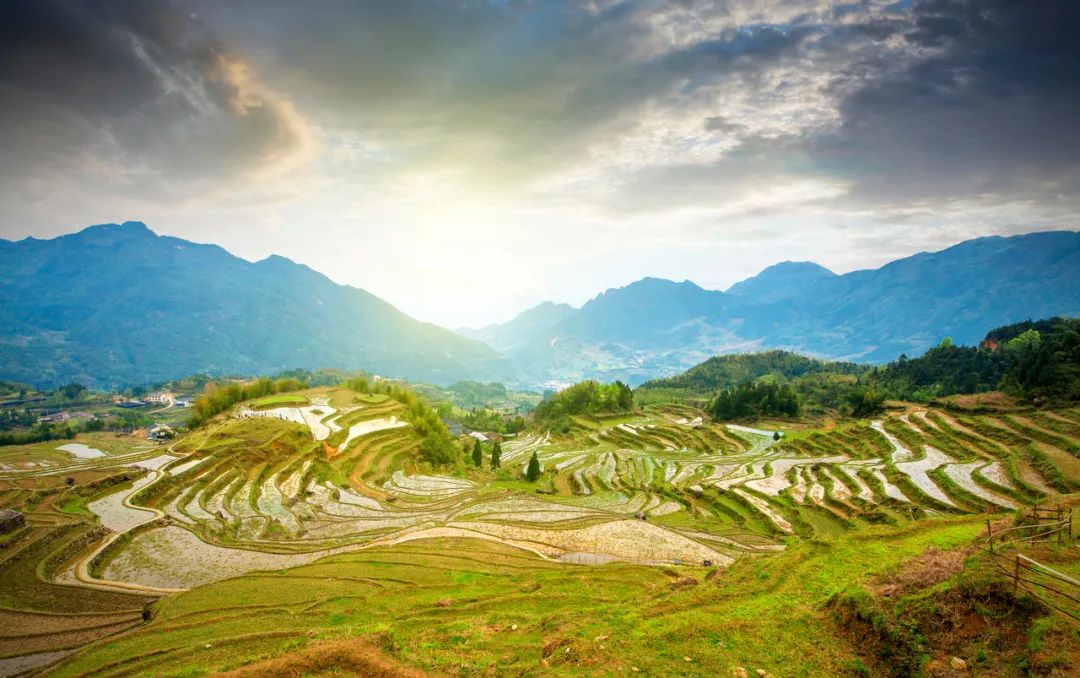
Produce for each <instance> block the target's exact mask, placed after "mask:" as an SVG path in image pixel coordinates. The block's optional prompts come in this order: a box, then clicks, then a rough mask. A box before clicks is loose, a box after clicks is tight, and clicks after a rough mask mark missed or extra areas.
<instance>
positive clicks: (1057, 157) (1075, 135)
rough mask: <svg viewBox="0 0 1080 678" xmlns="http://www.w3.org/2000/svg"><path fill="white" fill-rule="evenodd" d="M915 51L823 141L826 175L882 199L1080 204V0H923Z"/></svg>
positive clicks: (916, 14)
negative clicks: (1065, 200) (1078, 199)
mask: <svg viewBox="0 0 1080 678" xmlns="http://www.w3.org/2000/svg"><path fill="white" fill-rule="evenodd" d="M902 34H903V38H904V40H905V41H906V43H907V44H908V45H909V46H911V48H912V50H913V51H912V54H911V56H910V57H909V59H908V60H907V61H906V62H905V63H904V64H903V67H902V68H900V69H898V70H896V71H893V72H884V70H883V71H882V72H879V73H873V72H872V73H871V76H872V77H870V78H867V79H866V81H865V82H864V83H862V86H860V87H859V88H857V89H855V90H854V91H853V92H851V93H850V95H848V96H847V97H846V98H845V99H843V100H842V101H841V103H840V111H841V115H842V124H841V126H840V127H839V129H837V130H836V132H835V134H832V135H829V136H827V137H825V138H823V139H820V140H816V143H817V145H816V149H815V150H816V154H817V159H818V161H819V162H820V163H821V166H822V169H823V170H824V171H829V172H835V173H836V174H837V175H839V176H844V177H848V178H850V179H852V180H853V181H854V182H855V197H857V198H859V199H862V200H865V201H870V202H875V201H883V202H890V201H894V200H895V201H903V200H909V199H939V198H945V199H948V198H969V197H975V196H983V197H984V198H985V197H986V196H987V195H996V196H999V197H1000V198H1003V199H1039V198H1051V199H1059V198H1062V197H1067V198H1068V199H1069V200H1075V198H1076V197H1077V190H1078V189H1080V40H1078V38H1077V36H1078V35H1080V3H1077V2H1074V1H1072V0H1045V1H1039V2H1015V1H1013V0H985V1H979V2H975V1H967V2H960V1H943V0H936V1H933V2H921V3H917V4H916V5H915V6H914V8H913V11H912V17H911V19H910V21H909V22H908V27H907V29H906V30H905V31H903V33H902Z"/></svg>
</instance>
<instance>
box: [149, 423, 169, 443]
mask: <svg viewBox="0 0 1080 678" xmlns="http://www.w3.org/2000/svg"><path fill="white" fill-rule="evenodd" d="M146 436H147V437H148V438H150V439H151V440H171V439H172V438H175V437H176V431H174V430H172V427H171V426H166V425H165V424H158V425H157V426H153V427H151V428H150V430H149V431H147V432H146Z"/></svg>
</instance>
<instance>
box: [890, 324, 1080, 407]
mask: <svg viewBox="0 0 1080 678" xmlns="http://www.w3.org/2000/svg"><path fill="white" fill-rule="evenodd" d="M870 381H871V382H872V383H874V384H875V385H876V386H877V387H878V388H879V389H880V390H882V391H885V392H886V393H887V394H888V395H889V396H890V397H893V398H897V399H902V400H914V401H916V402H927V401H929V400H930V399H931V398H935V397H942V396H949V395H954V394H969V393H980V392H983V391H991V390H994V389H1001V390H1004V391H1006V392H1008V393H1011V394H1013V395H1016V396H1018V397H1021V398H1024V399H1027V400H1039V401H1057V402H1071V401H1076V400H1080V319H1067V318H1051V319H1048V320H1040V321H1037V322H1032V321H1027V322H1023V323H1017V324H1015V325H1007V326H1004V327H999V328H996V329H994V330H991V331H990V332H989V333H987V335H986V338H985V339H984V340H983V341H982V343H981V345H980V346H978V347H975V346H956V345H954V344H953V343H952V342H951V341H943V342H942V343H941V345H940V346H937V347H936V348H932V349H930V350H929V351H927V352H926V353H925V354H924V355H922V356H921V357H919V358H911V359H909V358H907V357H906V356H900V358H899V359H897V360H896V361H894V362H892V363H889V364H888V365H886V366H885V367H883V368H880V369H878V370H875V371H874V373H873V374H872V375H871V376H870Z"/></svg>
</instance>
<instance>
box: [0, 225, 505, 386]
mask: <svg viewBox="0 0 1080 678" xmlns="http://www.w3.org/2000/svg"><path fill="white" fill-rule="evenodd" d="M0 299H2V300H3V303H2V304H0V323H2V324H3V326H4V327H5V331H4V333H3V335H2V336H0V378H6V379H12V380H15V381H22V382H28V383H32V384H36V385H55V384H57V383H60V382H65V383H66V382H68V381H71V380H77V381H80V382H82V383H84V384H87V385H98V386H113V385H120V384H126V383H145V382H155V381H161V380H166V379H170V378H175V377H178V376H182V375H185V374H190V373H193V372H197V371H202V372H208V373H212V374H268V373H274V372H277V371H280V370H285V369H291V368H315V367H322V366H333V367H339V368H346V369H364V370H368V371H372V372H375V373H379V374H386V375H392V376H398V377H405V378H409V379H416V380H425V381H431V382H434V383H442V384H446V383H450V382H453V381H456V380H458V379H463V378H466V377H468V378H485V379H494V378H499V377H501V376H503V372H502V371H503V370H505V369H506V364H505V361H503V360H501V359H500V358H499V357H498V356H497V355H496V354H495V352H494V351H492V350H491V349H490V348H489V347H488V346H486V345H485V344H483V343H481V342H478V341H474V340H471V339H467V338H464V337H460V336H458V335H456V334H454V333H452V332H450V331H449V330H445V329H443V328H440V327H437V326H435V325H430V324H427V323H422V322H419V321H417V320H415V319H413V318H411V317H409V316H407V315H405V314H404V313H402V312H401V311H399V310H397V309H396V308H394V307H393V306H391V305H390V304H388V303H386V302H385V301H383V300H382V299H379V298H378V297H376V296H374V295H372V294H370V293H368V292H365V291H364V290H361V289H357V288H354V287H349V286H343V285H338V284H336V283H334V282H332V281H331V280H330V279H328V278H327V277H325V276H323V275H322V274H320V273H317V272H315V271H313V270H312V269H310V268H308V267H306V266H303V265H300V264H297V263H294V262H292V261H290V260H288V259H285V258H283V257H280V256H271V257H269V258H267V259H264V260H262V261H259V262H255V263H251V262H248V261H245V260H243V259H240V258H238V257H235V256H233V255H231V254H229V253H228V252H226V251H225V250H224V249H222V248H220V247H217V246H215V245H201V244H196V243H192V242H188V241H186V240H181V239H179V238H171V237H164V236H159V235H156V234H155V233H153V232H152V231H151V230H150V229H148V228H147V227H146V226H145V225H143V224H141V223H137V222H127V223H124V224H120V225H117V224H105V225H100V226H92V227H90V228H87V229H85V230H83V231H80V232H78V233H74V234H71V235H65V236H62V237H58V238H55V239H52V240H38V239H35V238H27V239H25V240H20V241H17V242H11V241H6V240H0Z"/></svg>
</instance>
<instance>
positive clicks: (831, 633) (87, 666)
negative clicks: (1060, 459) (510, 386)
mask: <svg viewBox="0 0 1080 678" xmlns="http://www.w3.org/2000/svg"><path fill="white" fill-rule="evenodd" d="M981 528H982V522H981V520H980V519H979V518H974V517H972V518H960V519H957V518H951V519H937V520H929V521H925V522H923V523H919V524H912V525H909V526H907V527H904V528H901V529H895V528H892V527H889V526H879V527H870V528H867V529H866V530H864V531H863V532H860V533H858V534H849V535H845V536H843V537H841V538H839V539H836V540H835V541H833V542H831V543H829V544H821V543H811V542H799V543H795V544H793V545H792V546H791V547H790V548H789V549H787V550H786V551H785V552H783V553H780V554H776V555H773V556H769V557H760V558H747V559H744V560H742V561H739V562H738V563H736V564H735V565H734V566H732V567H731V568H729V569H728V570H727V571H725V572H715V571H711V570H703V569H701V568H686V567H678V566H675V567H664V568H660V567H644V566H635V565H626V564H610V565H593V566H581V565H566V564H559V563H553V562H550V561H545V560H542V559H540V558H538V557H536V556H534V555H532V554H529V553H527V552H524V551H520V550H517V549H512V548H509V547H507V546H503V545H500V544H495V543H491V542H484V541H479V540H441V541H431V542H413V543H408V544H401V545H397V546H392V547H382V548H376V549H371V550H369V551H364V552H361V553H356V554H348V555H340V556H334V557H332V558H328V559H325V560H322V561H320V562H318V563H314V564H311V565H306V566H303V567H298V568H293V569H289V570H283V571H274V572H265V573H253V574H250V575H247V576H245V577H239V578H234V579H230V580H227V581H222V582H219V583H216V584H211V585H209V586H205V587H201V588H198V589H195V590H192V591H189V592H187V593H184V594H181V595H179V596H177V597H175V598H171V599H167V600H164V601H162V603H160V604H159V605H158V606H157V611H156V614H155V616H154V619H153V620H152V621H151V622H150V623H149V624H148V625H147V626H146V627H145V628H143V629H141V630H140V631H139V632H137V633H134V634H129V635H126V636H123V637H119V638H116V639H115V640H113V641H111V642H109V643H107V644H100V645H97V646H95V647H93V648H90V649H88V650H87V651H84V652H82V653H80V654H78V655H76V656H75V657H73V658H71V659H69V660H67V661H66V662H65V663H64V664H63V665H62V666H61V667H60V668H59V669H58V670H57V671H56V673H55V675H57V676H60V677H63V676H74V675H79V674H85V673H89V672H95V671H98V670H100V669H101V667H116V668H117V670H123V671H125V672H127V673H129V674H135V675H145V674H150V673H154V674H156V675H171V676H176V675H191V674H194V673H214V672H218V671H224V670H228V669H231V668H236V667H240V666H245V665H251V664H252V662H256V661H259V660H263V659H265V658H267V657H270V658H275V657H282V658H287V657H289V656H292V655H294V654H297V653H305V654H306V655H307V656H311V655H318V653H320V652H322V651H324V650H323V648H330V647H334V646H333V645H331V643H333V642H336V641H345V640H348V641H349V642H358V643H361V645H360V647H370V648H376V651H370V650H369V652H370V653H371V654H373V655H375V656H382V657H383V658H384V659H385V660H387V661H389V662H392V663H394V664H396V665H408V666H415V667H418V668H420V669H422V670H424V671H430V672H434V673H439V674H449V675H461V674H465V675H475V674H486V673H492V674H502V675H511V674H512V675H522V674H532V673H542V674H544V675H608V674H616V675H621V674H624V673H625V674H630V673H633V672H634V669H637V672H639V673H643V674H645V675H681V674H684V673H695V674H698V675H713V676H726V675H732V672H733V670H734V668H735V667H739V666H742V667H746V668H747V669H748V670H749V672H750V673H751V674H753V673H754V671H755V670H756V669H758V668H761V669H763V670H764V671H766V672H770V673H773V674H774V675H777V676H781V675H793V676H809V675H830V676H842V675H853V676H854V675H860V674H861V675H910V674H909V673H894V674H891V673H890V672H892V671H895V672H899V671H902V670H904V669H903V667H912V668H914V670H915V672H918V671H919V670H924V669H925V667H926V666H927V665H928V664H929V661H930V660H931V659H932V658H933V657H934V656H937V655H941V654H944V655H945V656H946V657H947V656H950V655H954V654H959V655H961V656H963V657H965V658H966V659H967V660H968V662H969V663H970V664H973V665H974V664H976V663H977V662H979V661H980V655H979V650H980V649H982V648H984V647H985V648H986V649H987V651H986V652H985V653H984V654H985V658H984V659H982V660H981V661H982V662H983V663H982V667H981V668H982V669H984V670H985V672H986V673H988V674H990V675H1020V674H1021V673H1022V669H1021V662H1025V663H1026V665H1029V666H1039V667H1043V668H1042V672H1043V673H1049V672H1050V671H1052V670H1053V667H1054V665H1055V664H1054V662H1055V661H1060V660H1061V659H1062V658H1064V657H1067V652H1068V649H1069V647H1070V645H1071V644H1074V643H1075V642H1076V641H1077V638H1076V631H1075V630H1073V629H1071V628H1070V627H1069V626H1068V624H1067V622H1064V621H1062V620H1060V619H1054V618H1051V617H1047V616H1046V613H1045V612H1043V611H1040V610H1037V609H1033V608H1032V607H1031V604H1030V602H1028V601H1025V600H1023V599H1014V597H1013V595H1012V593H1011V587H1010V586H1008V585H1007V584H1003V583H1002V581H1001V578H994V576H993V575H992V573H990V572H988V571H986V570H985V568H984V567H982V566H981V564H980V562H979V561H972V562H970V563H969V564H967V565H964V563H963V557H962V556H961V557H960V559H959V560H958V561H957V562H959V563H960V567H959V569H956V568H947V569H942V570H941V571H940V572H937V571H935V572H931V573H929V574H927V573H924V572H923V570H924V569H925V568H924V567H923V566H922V563H923V561H924V559H925V558H926V557H927V554H930V555H933V554H939V553H940V554H945V555H946V556H949V557H951V556H952V554H953V553H954V552H956V550H957V549H963V548H964V547H965V546H966V545H967V544H969V543H970V542H971V541H972V540H973V539H974V538H975V537H976V535H977V533H978V531H979V530H980V529H981ZM961 553H962V552H961ZM949 562H952V560H950V561H949ZM911 567H916V568H919V572H920V576H921V577H923V578H922V579H917V580H916V581H921V582H924V583H925V582H931V584H930V585H929V586H925V587H923V588H924V589H925V590H919V591H909V590H908V589H907V588H903V587H904V586H907V585H908V584H907V582H908V581H909V580H908V579H901V581H900V586H901V588H900V591H901V594H900V595H902V596H904V597H903V598H902V599H901V600H903V601H905V602H906V603H907V604H905V605H897V604H896V599H895V598H888V597H885V596H884V595H883V594H882V593H881V587H882V582H889V583H891V582H893V581H894V574H893V573H896V572H903V571H904V569H905V568H911ZM986 594H990V595H986ZM935 598H936V599H937V600H939V601H940V602H939V603H938V604H937V606H936V608H935V607H934V606H932V604H931V601H933V600H934V599H935ZM923 601H925V602H923ZM934 609H938V610H940V614H937V615H935V614H933V610H934ZM225 610H227V613H224V612H225ZM858 611H862V614H863V615H865V616H866V618H867V619H874V618H880V619H881V625H878V626H875V625H873V624H866V625H863V624H862V623H861V622H860V621H859V616H858ZM875 615H878V616H875ZM894 615H897V616H898V617H900V618H899V619H897V621H898V622H901V621H902V622H905V623H906V626H894V622H893V616H894ZM946 615H947V616H946ZM972 615H978V616H980V617H981V618H982V619H983V620H984V621H983V622H982V624H981V625H980V627H983V628H985V629H986V631H985V632H984V633H983V634H981V635H979V636H975V637H974V638H973V639H971V640H968V641H966V642H965V641H959V640H955V639H952V638H950V637H949V636H948V635H947V634H946V633H945V631H946V630H947V629H949V628H954V626H953V624H952V621H953V620H956V621H957V622H960V621H962V620H963V619H965V618H967V617H968V616H972ZM942 621H944V622H945V623H944V624H942V623H941V622H942ZM808 628H810V629H814V632H813V633H806V632H805V629H808ZM890 628H899V629H902V633H904V634H905V637H908V638H918V639H919V641H918V643H919V644H918V645H915V646H909V645H901V644H898V645H897V646H896V654H895V655H893V656H891V657H890V656H879V655H878V654H877V651H878V650H879V649H880V648H882V647H883V644H882V643H881V641H880V640H879V638H881V637H882V636H883V634H886V633H888V632H889V629H890ZM1029 638H1031V639H1035V640H1036V641H1037V642H1033V641H1029ZM950 641H952V642H950ZM991 641H997V642H998V643H999V645H997V646H994V647H987V646H986V644H987V643H989V642H991ZM909 648H910V649H909ZM336 657H337V656H336V655H331V654H330V653H329V652H327V654H326V655H325V657H324V662H325V664H323V665H322V666H321V673H325V674H331V673H337V672H346V673H347V672H349V670H348V665H341V664H337V663H336V661H339V659H337V658H336ZM890 660H892V661H894V662H895V663H890ZM256 666H263V665H256ZM1058 666H1059V667H1060V666H1061V665H1060V664H1059V665H1058ZM891 667H895V668H891ZM1061 670H1062V669H1060V668H1059V669H1058V671H1059V672H1058V673H1056V674H1054V673H1050V675H1065V674H1064V673H1061V672H1060V671H1061ZM1064 670H1068V665H1065V667H1064Z"/></svg>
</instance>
